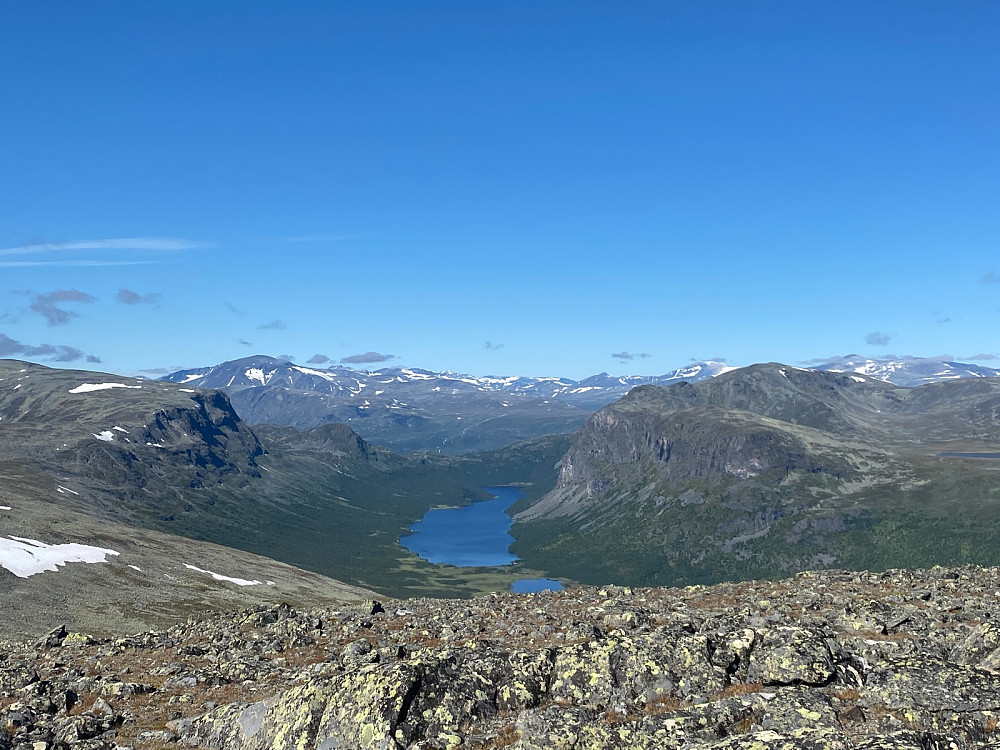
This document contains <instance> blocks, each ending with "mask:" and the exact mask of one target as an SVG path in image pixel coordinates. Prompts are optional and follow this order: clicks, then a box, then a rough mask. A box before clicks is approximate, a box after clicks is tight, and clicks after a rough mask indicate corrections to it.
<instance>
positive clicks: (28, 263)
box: [0, 260, 157, 268]
mask: <svg viewBox="0 0 1000 750" xmlns="http://www.w3.org/2000/svg"><path fill="white" fill-rule="evenodd" d="M156 262H157V261H155V260H0V268H34V267H36V266H53V267H62V268H80V267H84V266H88V267H89V266H94V267H99V266H148V265H152V264H154V263H156Z"/></svg>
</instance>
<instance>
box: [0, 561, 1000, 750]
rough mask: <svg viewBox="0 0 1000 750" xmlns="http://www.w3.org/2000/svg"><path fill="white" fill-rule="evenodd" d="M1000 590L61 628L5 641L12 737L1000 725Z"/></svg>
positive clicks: (515, 744) (492, 737) (561, 744)
mask: <svg viewBox="0 0 1000 750" xmlns="http://www.w3.org/2000/svg"><path fill="white" fill-rule="evenodd" d="M998 591H1000V569H992V568H991V569H983V568H961V569H942V568H935V569H932V570H927V571H887V572H885V573H878V574H875V573H844V572H838V571H824V572H819V573H809V574H804V575H799V576H796V577H795V578H794V579H790V580H787V581H762V582H749V583H734V584H721V585H718V586H713V587H689V588H686V589H624V588H619V587H613V586H606V587H603V588H601V589H589V588H577V589H571V590H566V591H560V592H549V593H546V594H544V595H537V596H515V595H491V596H488V597H483V598H481V599H475V600H471V601H460V600H432V599H414V600H409V601H406V602H386V603H385V604H384V605H383V604H382V603H376V602H368V603H367V604H365V605H364V606H363V607H361V608H360V609H357V608H355V609H353V610H349V611H345V612H341V611H337V610H322V611H315V612H301V613H300V612H297V611H295V610H294V609H292V608H291V607H288V606H287V605H284V606H277V607H270V608H267V607H257V608H253V609H250V610H244V611H242V612H236V613H228V614H217V615H210V616H206V617H205V618H201V619H198V618H192V619H191V620H189V621H188V622H187V623H185V624H183V625H177V626H175V627H173V628H171V629H170V630H169V631H167V632H164V633H146V634H141V635H134V636H127V637H120V636H119V637H115V638H113V639H111V640H105V639H103V638H102V637H101V635H100V634H98V635H88V636H83V637H77V636H76V634H72V633H66V632H65V629H64V628H57V629H55V630H53V631H51V632H50V633H49V634H48V635H47V636H46V637H45V638H44V639H42V640H40V641H38V642H36V643H34V644H16V643H10V642H3V643H2V644H0V750H11V749H12V748H17V750H29V749H30V750H36V749H37V750H71V749H74V750H115V748H118V749H119V750H124V748H133V749H135V750H143V748H149V749H150V750H152V749H153V748H163V747H166V746H178V747H203V748H217V749H218V750H229V749H230V748H232V749H233V750H264V749H265V748H275V750H282V749H283V748H288V749H289V750H291V748H321V749H322V750H332V749H333V748H343V749H344V750H346V749H348V748H384V749H385V750H402V749H403V748H412V749H413V750H421V749H423V750H432V749H433V750H440V749H442V748H459V747H461V748H468V749H469V750H477V749H478V750H487V749H488V748H502V747H509V748H512V749H513V750H541V749H542V748H546V749H548V748H566V749H567V750H570V749H571V748H572V750H602V749H606V750H625V749H626V748H628V749H629V750H631V749H633V748H639V749H645V750H661V749H671V750H673V749H678V750H680V749H681V748H683V750H689V749H693V748H717V749H718V750H763V749H764V748H787V749H788V750H792V749H794V750H812V749H815V750H820V749H821V748H822V749H823V750H837V749H838V748H844V749H845V750H846V749H848V748H851V749H853V750H862V749H864V750H881V749H882V748H890V747H891V748H912V749H913V750H916V749H917V748H920V750H945V748H948V749H949V750H952V749H954V750H967V749H969V748H1000V732H998V731H997V730H998V727H1000V632H998V629H997V625H996V623H997V622H998V621H1000V620H998V619H997V616H996V613H997V610H998V608H1000V596H998V595H997V593H996V592H998ZM133 680H135V681H133Z"/></svg>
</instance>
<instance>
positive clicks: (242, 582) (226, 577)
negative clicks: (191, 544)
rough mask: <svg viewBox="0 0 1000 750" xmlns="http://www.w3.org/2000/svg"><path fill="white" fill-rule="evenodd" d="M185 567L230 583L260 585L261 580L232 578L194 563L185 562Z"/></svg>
mask: <svg viewBox="0 0 1000 750" xmlns="http://www.w3.org/2000/svg"><path fill="white" fill-rule="evenodd" d="M184 567H185V568H188V569H190V570H196V571H198V572H199V573H207V574H208V575H210V576H212V578H214V579H215V580H216V581H229V582H230V583H235V584H236V585H237V586H260V585H261V582H260V581H257V580H253V581H248V580H247V579H246V578H230V577H229V576H224V575H220V574H219V573H213V572H212V571H211V570H202V569H201V568H196V567H195V566H194V565H188V564H187V563H184Z"/></svg>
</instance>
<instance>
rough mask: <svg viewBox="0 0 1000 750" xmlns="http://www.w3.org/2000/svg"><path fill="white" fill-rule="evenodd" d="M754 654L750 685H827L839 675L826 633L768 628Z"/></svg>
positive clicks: (760, 635)
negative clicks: (754, 683) (753, 683)
mask: <svg viewBox="0 0 1000 750" xmlns="http://www.w3.org/2000/svg"><path fill="white" fill-rule="evenodd" d="M757 638H758V639H759V641H758V642H757V643H756V644H755V645H754V649H753V652H752V653H751V654H750V665H749V669H748V670H747V682H756V683H760V684H762V685H825V684H826V683H828V682H830V680H832V679H833V678H834V676H835V675H836V672H837V668H836V663H835V661H834V658H833V654H832V653H831V649H830V643H829V641H828V639H827V638H825V637H824V636H823V635H822V634H820V633H817V632H815V631H813V630H807V629H805V628H797V627H777V628H766V629H764V630H761V631H759V632H758V633H757Z"/></svg>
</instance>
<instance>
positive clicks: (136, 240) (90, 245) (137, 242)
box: [0, 237, 213, 255]
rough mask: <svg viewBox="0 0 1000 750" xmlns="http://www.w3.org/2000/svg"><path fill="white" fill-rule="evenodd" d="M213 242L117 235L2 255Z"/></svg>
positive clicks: (37, 245) (10, 250)
mask: <svg viewBox="0 0 1000 750" xmlns="http://www.w3.org/2000/svg"><path fill="white" fill-rule="evenodd" d="M212 246H213V243H207V242H196V241H194V240H184V239H178V238H176V237H115V238H108V239H103V240H78V241H75V242H36V243H33V244H31V245H18V246H17V247H5V248H2V249H0V255H29V254H35V253H54V252H67V251H71V250H161V251H177V250H196V249H199V248H205V247H212Z"/></svg>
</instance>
